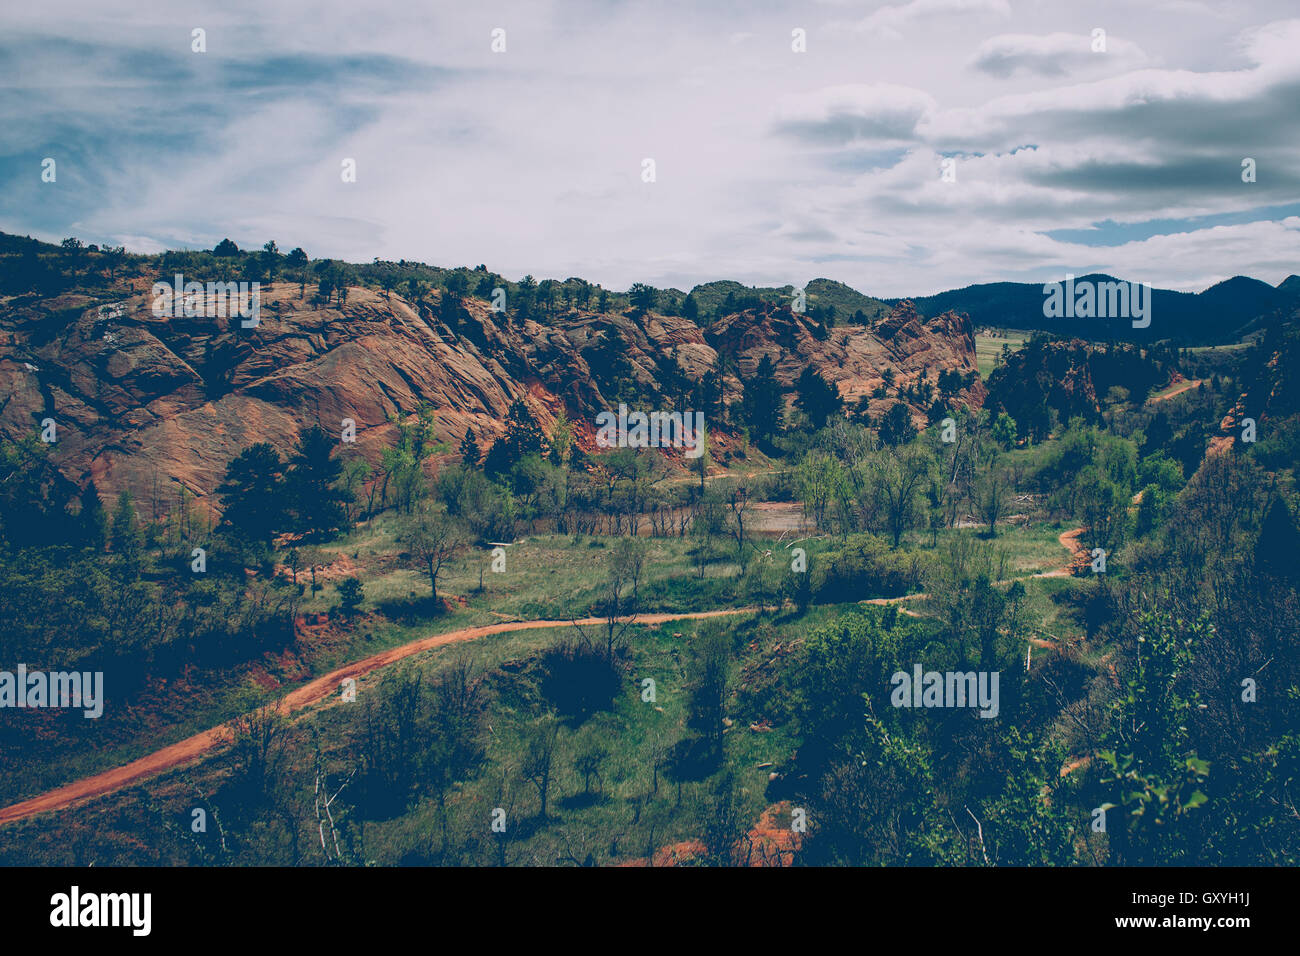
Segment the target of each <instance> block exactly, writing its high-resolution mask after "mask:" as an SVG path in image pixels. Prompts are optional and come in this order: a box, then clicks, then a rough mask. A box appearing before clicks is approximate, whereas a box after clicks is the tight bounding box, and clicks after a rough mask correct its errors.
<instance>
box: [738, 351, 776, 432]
mask: <svg viewBox="0 0 1300 956" xmlns="http://www.w3.org/2000/svg"><path fill="white" fill-rule="evenodd" d="M744 414H745V422H746V423H747V424H748V425H749V429H750V433H751V434H752V435H753V436H754V437H755V438H757V439H768V438H771V437H772V436H773V435H775V434H776V433H777V432H779V431H780V430H781V429H782V427H784V425H785V400H784V397H783V396H782V394H781V385H780V383H779V382H777V380H776V367H775V366H774V365H773V364H772V360H771V358H769V357H768V356H766V355H764V356H763V359H762V361H760V362H759V363H758V368H757V370H756V371H755V372H754V377H753V378H752V379H750V380H749V381H748V382H747V383H746V384H745V398H744Z"/></svg>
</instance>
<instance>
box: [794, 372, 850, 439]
mask: <svg viewBox="0 0 1300 956" xmlns="http://www.w3.org/2000/svg"><path fill="white" fill-rule="evenodd" d="M795 389H796V390H797V392H798V397H797V398H796V399H795V404H796V405H798V406H799V407H800V408H802V409H803V411H804V414H805V415H807V416H808V419H809V421H811V422H812V426H813V428H815V429H819V428H824V427H825V426H826V420H827V419H828V418H830V417H831V416H832V415H835V414H837V413H838V412H839V411H840V409H841V408H843V407H844V400H843V399H841V398H840V390H839V389H838V388H836V387H835V386H834V385H832V384H831V383H829V382H827V381H826V379H824V378H822V377H821V375H820V374H819V373H818V372H817V371H816V370H814V369H813V367H812V366H811V365H809V366H806V367H805V368H804V370H803V371H802V372H800V373H799V380H798V381H797V382H796V383H795Z"/></svg>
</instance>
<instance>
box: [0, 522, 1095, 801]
mask: <svg viewBox="0 0 1300 956" xmlns="http://www.w3.org/2000/svg"><path fill="white" fill-rule="evenodd" d="M1083 530H1084V529H1083V528H1076V529H1074V530H1073V531H1067V532H1064V533H1062V534H1061V536H1060V539H1059V540H1060V542H1061V545H1062V546H1063V547H1064V548H1066V549H1067V550H1068V551H1070V553H1071V554H1072V555H1073V559H1074V563H1077V562H1078V561H1079V560H1080V555H1083V556H1086V554H1087V552H1086V551H1084V550H1082V549H1081V548H1079V546H1078V537H1079V535H1080V534H1082V533H1083ZM1071 567H1072V565H1066V566H1065V567H1063V568H1058V569H1056V570H1055V571H1048V572H1046V573H1044V574H1037V575H1032V576H1031V577H1063V576H1065V575H1068V574H1070V573H1071ZM924 597H926V595H925V593H924V592H922V593H918V594H905V595H903V596H901V597H896V598H872V599H870V600H866V601H863V602H861V603H863V604H875V605H884V604H900V603H902V602H904V601H911V600H916V599H919V598H924ZM760 610H762V609H761V608H758V607H739V608H726V609H723V610H718V611H692V612H688V613H678V614H644V615H640V616H638V617H637V618H636V623H638V624H664V623H667V622H669V621H692V620H702V619H705V618H712V617H731V616H734V615H737V614H754V613H757V612H759V611H760ZM902 610H903V612H904V613H907V614H915V612H913V611H911V610H909V609H907V608H903V609H902ZM603 623H605V618H598V617H588V618H583V619H581V620H577V621H573V620H568V621H557V620H537V621H502V622H501V623H500V624H485V625H482V626H479V627H466V628H461V629H460V630H456V631H447V632H445V633H443V634H434V635H431V636H429V637H422V638H419V639H418V640H414V641H411V642H409V643H407V644H402V645H399V646H398V647H392V648H389V649H388V650H386V651H380V652H379V653H377V654H372V655H371V656H369V657H364V658H362V659H361V660H359V661H353V662H352V663H351V664H345V665H343V666H342V667H339V668H336V669H335V670H332V671H330V672H329V673H327V674H324V675H322V676H320V677H317V678H316V679H315V680H312V681H310V682H308V683H306V684H304V685H303V686H302V687H299V688H298V689H297V690H293V691H290V692H289V693H288V694H286V695H285V696H284V697H282V698H280V700H279V702H278V703H277V709H278V710H279V711H280V712H281V713H283V714H286V715H287V714H291V713H293V712H294V711H297V710H302V709H303V708H306V707H311V706H312V705H314V704H321V703H325V702H327V701H329V699H330V698H331V697H333V696H334V695H335V694H336V693H337V691H338V688H339V685H340V684H341V683H342V682H343V681H344V680H346V679H347V678H349V677H351V678H360V677H363V676H365V675H366V674H370V673H373V672H374V671H377V670H380V669H381V668H384V667H387V666H388V665H390V664H394V663H396V662H397V661H400V660H403V659H404V658H407V657H412V656H414V655H415V654H419V653H422V652H424V651H428V650H433V649H434V648H438V647H445V646H446V645H448V644H458V643H461V642H462V641H473V640H477V639H478V638H480V637H487V636H489V635H491V634H504V633H507V632H510V631H532V630H540V629H543V628H555V627H572V626H573V625H574V624H581V625H583V626H590V625H596V624H603ZM1036 643H1037V642H1036ZM1039 646H1050V645H1047V644H1043V643H1040V644H1039ZM233 740H234V730H233V729H232V725H231V724H230V723H225V724H221V725H219V726H217V727H213V728H211V729H209V730H205V731H203V732H201V733H197V734H195V735H194V736H192V737H186V738H185V739H184V740H180V741H177V742H176V743H174V744H171V745H170V746H167V747H164V748H163V749H161V750H156V751H154V752H153V753H151V754H148V755H146V756H144V757H140V758H139V759H137V760H132V761H131V762H130V763H126V764H123V765H122V766H120V767H113V768H111V769H109V770H104V771H102V772H100V773H97V774H93V775H91V776H89V777H83V778H81V779H80V780H74V781H72V782H71V783H68V784H65V785H64V786H62V787H59V788H57V789H55V790H50V791H48V792H46V793H43V794H40V795H39V796H35V797H31V798H29V799H27V800H23V801H21V802H19V803H15V804H12V805H11V806H8V807H5V808H3V809H0V826H3V825H4V824H6V823H14V822H17V821H19V820H26V819H27V818H29V817H33V816H36V815H37V814H38V813H50V812H53V811H55V810H63V809H65V808H67V807H70V806H72V805H73V804H75V803H80V802H82V801H85V800H91V799H94V798H95V797H102V796H104V795H106V794H109V793H113V792H115V791H118V790H121V789H123V788H125V787H129V786H131V785H132V784H136V783H139V782H140V781H142V780H147V779H148V778H150V777H155V776H157V775H158V774H160V773H165V772H166V771H168V770H175V769H176V768H178V767H183V766H185V765H187V764H191V763H194V762H195V761H197V760H200V759H201V758H203V757H205V756H207V755H208V754H210V753H212V752H214V751H216V750H218V749H220V748H222V747H225V746H227V745H229V744H230V743H231V742H233Z"/></svg>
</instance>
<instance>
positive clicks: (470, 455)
mask: <svg viewBox="0 0 1300 956" xmlns="http://www.w3.org/2000/svg"><path fill="white" fill-rule="evenodd" d="M482 457H483V453H482V451H480V450H479V447H478V439H477V438H475V437H474V429H472V428H467V429H465V437H464V438H463V439H461V442H460V458H461V461H463V462H464V463H465V464H466V465H469V466H471V467H472V466H474V465H477V464H478V463H479V461H480V460H481V459H482Z"/></svg>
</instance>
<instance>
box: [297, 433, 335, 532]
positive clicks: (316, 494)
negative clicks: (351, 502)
mask: <svg viewBox="0 0 1300 956" xmlns="http://www.w3.org/2000/svg"><path fill="white" fill-rule="evenodd" d="M334 447H335V443H334V441H333V440H332V439H331V438H330V436H329V434H328V433H327V432H326V431H325V429H323V428H321V427H320V426H319V425H313V426H312V427H311V428H309V429H307V430H306V431H305V432H303V433H302V435H301V437H300V438H299V439H298V450H297V453H296V454H295V455H294V458H293V461H292V463H291V465H290V468H289V472H288V474H287V476H286V477H287V480H288V484H289V489H290V494H291V496H292V500H293V504H294V515H295V517H296V518H297V526H298V530H300V531H305V532H307V533H309V534H328V533H330V532H333V531H338V530H339V529H341V528H343V527H345V526H346V525H347V515H346V513H345V512H344V509H343V502H344V501H345V500H346V498H347V493H346V492H344V491H343V490H341V489H340V488H338V487H337V483H338V480H339V477H340V476H341V475H342V474H343V463H342V462H340V461H339V460H338V459H337V458H334V457H333V456H332V453H333V451H334Z"/></svg>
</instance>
